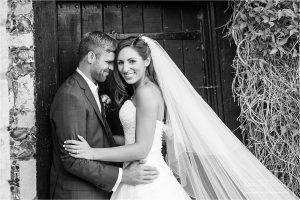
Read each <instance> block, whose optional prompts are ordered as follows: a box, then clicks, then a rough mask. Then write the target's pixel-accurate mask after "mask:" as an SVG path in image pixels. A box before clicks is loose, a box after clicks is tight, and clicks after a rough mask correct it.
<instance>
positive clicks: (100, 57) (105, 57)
mask: <svg viewBox="0 0 300 200" xmlns="http://www.w3.org/2000/svg"><path fill="white" fill-rule="evenodd" d="M95 54H96V59H95V60H94V62H93V65H92V73H91V76H92V78H93V79H95V80H96V81H98V82H104V81H105V80H106V78H107V76H108V75H109V69H112V68H113V64H114V59H115V54H114V53H113V52H107V51H105V50H101V49H98V50H97V51H95Z"/></svg>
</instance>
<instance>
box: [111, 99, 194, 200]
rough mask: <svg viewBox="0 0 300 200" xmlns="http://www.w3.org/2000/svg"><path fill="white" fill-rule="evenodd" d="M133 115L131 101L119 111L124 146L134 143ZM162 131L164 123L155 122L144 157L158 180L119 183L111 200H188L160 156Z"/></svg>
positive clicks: (134, 119)
mask: <svg viewBox="0 0 300 200" xmlns="http://www.w3.org/2000/svg"><path fill="white" fill-rule="evenodd" d="M135 113H136V112H135V106H134V104H133V103H132V101H131V100H127V101H126V102H125V103H124V104H123V106H122V107H121V109H120V113H119V117H120V121H121V123H122V126H123V129H124V135H125V145H127V144H132V143H134V142H135V122H136V114H135ZM163 129H164V123H163V122H162V121H158V120H157V121H156V130H155V133H154V140H153V144H152V147H151V150H150V152H149V154H148V155H147V157H146V165H150V166H155V167H156V168H157V169H158V171H159V176H158V178H157V179H156V180H154V182H152V183H150V184H141V185H136V186H133V185H127V184H123V183H121V184H120V185H119V187H118V188H117V190H116V191H115V192H114V193H113V194H112V197H111V199H112V200H160V199H161V200H167V199H172V200H176V199H178V200H190V198H189V196H188V195H187V193H186V192H185V191H184V189H183V188H182V187H181V185H180V184H179V183H178V181H177V180H176V178H175V177H174V175H173V173H172V171H171V170H170V168H169V166H168V165H167V164H166V163H165V161H164V158H163V156H162V153H161V148H162V134H163ZM128 164H129V162H125V163H124V167H126V166H127V165H128Z"/></svg>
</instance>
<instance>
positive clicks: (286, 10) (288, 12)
mask: <svg viewBox="0 0 300 200" xmlns="http://www.w3.org/2000/svg"><path fill="white" fill-rule="evenodd" d="M282 12H283V13H284V14H285V15H286V16H289V17H296V15H295V13H294V11H292V10H291V9H282Z"/></svg>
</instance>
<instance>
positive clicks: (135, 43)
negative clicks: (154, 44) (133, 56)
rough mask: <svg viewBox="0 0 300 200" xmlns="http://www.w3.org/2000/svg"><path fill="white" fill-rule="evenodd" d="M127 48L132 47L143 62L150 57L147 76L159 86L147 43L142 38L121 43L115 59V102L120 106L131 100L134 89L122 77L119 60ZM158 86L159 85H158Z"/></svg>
mask: <svg viewBox="0 0 300 200" xmlns="http://www.w3.org/2000/svg"><path fill="white" fill-rule="evenodd" d="M125 47H132V48H133V49H134V50H136V52H137V53H138V54H139V55H140V56H141V57H142V59H143V60H146V59H147V58H149V57H150V64H149V66H148V67H147V68H146V76H147V77H148V78H149V79H150V80H151V81H152V82H153V83H155V84H157V80H156V73H155V71H154V68H153V62H152V59H151V50H150V48H149V46H148V45H147V43H146V42H145V41H144V40H143V39H141V37H140V36H139V37H128V38H126V39H124V40H122V41H120V42H119V44H118V46H117V49H116V57H115V67H114V72H113V74H114V78H115V81H116V83H117V88H116V91H115V100H116V102H117V104H118V105H121V104H122V103H123V102H124V101H125V100H127V99H129V98H130V97H131V96H132V95H133V87H132V85H129V84H127V83H126V82H125V80H124V79H123V77H122V76H121V74H120V72H119V70H118V65H117V59H118V56H119V53H120V51H121V50H122V49H124V48H125ZM157 85H158V84H157Z"/></svg>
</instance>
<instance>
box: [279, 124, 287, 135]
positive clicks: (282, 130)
mask: <svg viewBox="0 0 300 200" xmlns="http://www.w3.org/2000/svg"><path fill="white" fill-rule="evenodd" d="M280 132H281V134H284V133H286V126H280Z"/></svg>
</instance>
